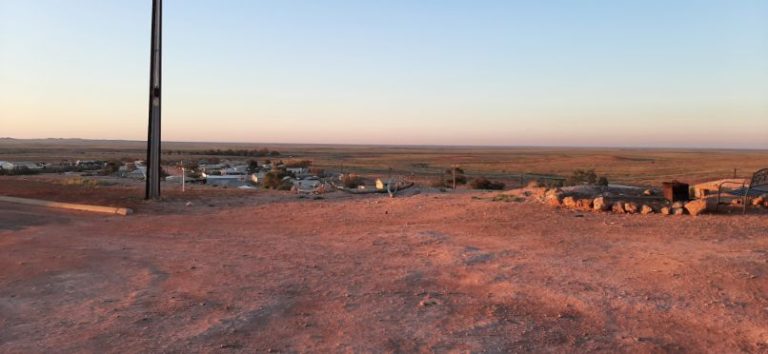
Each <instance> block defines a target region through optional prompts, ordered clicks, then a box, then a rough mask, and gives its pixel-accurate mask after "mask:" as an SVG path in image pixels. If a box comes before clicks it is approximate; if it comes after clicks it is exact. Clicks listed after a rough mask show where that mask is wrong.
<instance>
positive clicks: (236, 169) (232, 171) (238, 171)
mask: <svg viewBox="0 0 768 354" xmlns="http://www.w3.org/2000/svg"><path fill="white" fill-rule="evenodd" d="M221 174H222V175H228V176H235V175H237V176H244V175H246V174H248V166H246V165H238V166H233V167H227V168H223V169H221Z"/></svg>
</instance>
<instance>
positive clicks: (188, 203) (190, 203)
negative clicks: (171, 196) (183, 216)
mask: <svg viewBox="0 0 768 354" xmlns="http://www.w3.org/2000/svg"><path fill="white" fill-rule="evenodd" d="M191 205H192V202H187V203H186V204H184V206H191Z"/></svg>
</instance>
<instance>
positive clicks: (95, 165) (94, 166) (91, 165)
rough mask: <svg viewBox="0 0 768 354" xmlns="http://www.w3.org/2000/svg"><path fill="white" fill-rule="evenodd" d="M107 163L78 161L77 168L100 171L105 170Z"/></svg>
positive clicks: (76, 162)
mask: <svg viewBox="0 0 768 354" xmlns="http://www.w3.org/2000/svg"><path fill="white" fill-rule="evenodd" d="M105 164H106V162H104V161H98V160H77V161H75V166H76V167H80V168H82V169H84V170H98V169H100V168H103V167H104V165H105Z"/></svg>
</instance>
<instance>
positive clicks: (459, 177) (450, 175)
mask: <svg viewBox="0 0 768 354" xmlns="http://www.w3.org/2000/svg"><path fill="white" fill-rule="evenodd" d="M454 172H455V181H456V186H459V185H462V184H467V176H465V175H464V170H463V169H462V168H460V167H454V168H449V169H447V170H445V173H444V174H443V175H442V176H440V177H439V178H438V179H436V180H433V181H432V182H431V186H432V187H435V188H453V187H454V186H453V183H454Z"/></svg>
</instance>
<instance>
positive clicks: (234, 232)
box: [0, 193, 768, 353]
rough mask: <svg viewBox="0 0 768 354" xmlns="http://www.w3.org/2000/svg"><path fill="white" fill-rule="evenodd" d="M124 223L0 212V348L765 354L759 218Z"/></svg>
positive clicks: (354, 212)
mask: <svg viewBox="0 0 768 354" xmlns="http://www.w3.org/2000/svg"><path fill="white" fill-rule="evenodd" d="M137 211H138V212H137V214H135V215H132V216H128V217H116V216H101V215H91V214H80V213H67V212H61V211H52V210H45V209H38V208H31V207H18V206H14V205H9V204H0V352H125V351H128V352H160V351H171V352H192V351H200V352H223V353H228V352H269V351H271V352H339V351H343V352H369V351H374V352H402V353H411V352H465V351H472V352H574V353H576V352H579V353H581V352H586V351H596V352H692V353H701V352H719V353H735V352H768V231H767V230H768V218H766V217H765V216H759V215H751V216H746V217H743V216H735V215H734V216H727V215H718V216H712V215H705V216H699V217H696V218H694V217H663V216H659V215H652V216H639V215H623V216H617V215H611V214H593V213H577V212H573V211H567V210H560V209H551V208H548V207H545V206H543V205H540V204H537V203H533V202H523V203H518V202H491V201H487V200H477V199H473V198H472V194H457V195H451V194H429V193H423V194H419V195H415V196H411V197H407V198H395V199H389V198H385V197H380V196H366V197H349V198H347V197H344V198H336V199H334V198H327V199H324V200H311V199H297V197H296V196H293V195H287V194H286V195H285V197H280V198H276V197H275V196H274V195H272V194H259V193H256V194H253V195H252V196H250V197H248V198H241V200H239V201H238V202H237V203H228V202H227V201H226V200H207V201H205V202H201V201H195V202H193V204H192V205H191V206H185V204H184V203H180V202H167V205H160V206H152V207H149V206H148V207H146V208H144V209H141V207H140V208H139V209H138V210H137ZM159 211H162V212H159Z"/></svg>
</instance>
